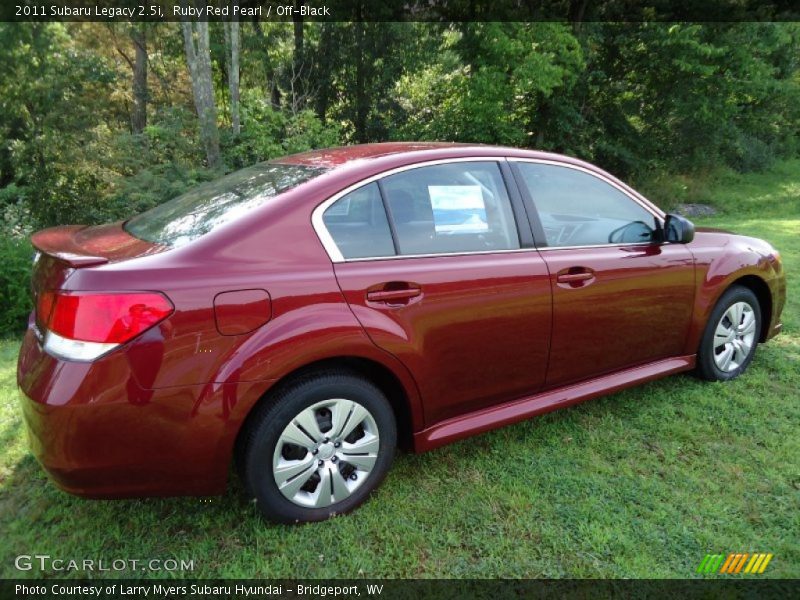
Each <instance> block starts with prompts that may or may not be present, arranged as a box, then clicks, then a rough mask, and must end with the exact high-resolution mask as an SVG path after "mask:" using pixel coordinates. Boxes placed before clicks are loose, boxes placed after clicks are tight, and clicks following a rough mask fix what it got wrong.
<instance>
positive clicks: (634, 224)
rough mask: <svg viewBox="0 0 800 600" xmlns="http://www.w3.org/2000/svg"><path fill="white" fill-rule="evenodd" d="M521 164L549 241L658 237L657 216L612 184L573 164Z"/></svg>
mask: <svg viewBox="0 0 800 600" xmlns="http://www.w3.org/2000/svg"><path fill="white" fill-rule="evenodd" d="M517 164H518V166H519V170H520V173H521V174H522V179H523V181H524V184H525V186H526V187H527V188H528V191H529V192H530V195H531V197H532V198H533V204H534V206H535V207H536V212H537V214H538V215H539V220H540V221H541V224H542V227H543V228H544V233H545V238H546V239H547V245H548V246H552V247H559V246H561V247H563V246H595V245H602V244H641V243H649V242H652V241H653V239H654V234H655V223H656V221H655V217H654V216H653V215H652V214H651V213H650V212H649V211H648V210H646V209H645V208H644V207H643V206H641V205H640V204H638V203H637V202H635V201H634V200H633V199H631V198H630V197H629V196H627V195H626V194H624V193H623V192H621V191H620V190H618V189H617V188H615V187H614V186H612V185H611V184H609V183H606V182H605V181H603V180H602V179H600V178H598V177H595V176H594V175H590V174H589V173H585V172H583V171H579V170H577V169H572V168H569V167H561V166H557V165H549V164H542V163H525V162H519V163H517Z"/></svg>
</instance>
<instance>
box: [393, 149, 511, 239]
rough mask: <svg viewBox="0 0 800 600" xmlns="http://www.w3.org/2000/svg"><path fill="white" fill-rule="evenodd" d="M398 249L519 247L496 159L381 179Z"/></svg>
mask: <svg viewBox="0 0 800 600" xmlns="http://www.w3.org/2000/svg"><path fill="white" fill-rule="evenodd" d="M381 183H382V189H383V192H384V194H385V196H386V200H387V203H388V206H389V211H390V213H391V218H392V221H393V224H394V229H395V232H396V235H397V245H398V249H399V252H400V254H411V255H413V254H450V253H459V252H490V251H494V250H512V249H517V248H519V247H520V245H519V237H518V235H517V227H516V223H515V221H514V215H513V212H512V210H511V203H510V201H509V198H508V194H507V193H506V188H505V183H504V182H503V178H502V176H501V174H500V168H499V167H498V165H497V163H495V162H457V163H451V164H444V165H435V166H429V167H420V168H418V169H411V170H409V171H404V172H402V173H398V174H396V175H390V176H388V177H385V178H384V179H383V180H382V182H381Z"/></svg>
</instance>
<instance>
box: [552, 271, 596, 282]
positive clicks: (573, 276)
mask: <svg viewBox="0 0 800 600" xmlns="http://www.w3.org/2000/svg"><path fill="white" fill-rule="evenodd" d="M593 277H594V275H593V274H592V273H562V274H561V275H559V276H558V279H557V281H558V283H575V282H578V281H588V280H589V279H592V278H593Z"/></svg>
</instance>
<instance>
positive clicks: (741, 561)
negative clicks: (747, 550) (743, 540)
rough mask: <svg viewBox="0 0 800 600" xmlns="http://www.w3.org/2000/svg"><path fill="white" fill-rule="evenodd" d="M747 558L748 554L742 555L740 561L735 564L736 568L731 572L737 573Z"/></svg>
mask: <svg viewBox="0 0 800 600" xmlns="http://www.w3.org/2000/svg"><path fill="white" fill-rule="evenodd" d="M748 556H750V555H749V554H742V559H741V560H740V561H739V562H738V563H736V568H735V569H734V570H733V572H734V573H738V572H739V571H741V570H742V567H743V566H744V561H746V560H747V557H748Z"/></svg>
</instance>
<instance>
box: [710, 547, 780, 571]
mask: <svg viewBox="0 0 800 600" xmlns="http://www.w3.org/2000/svg"><path fill="white" fill-rule="evenodd" d="M772 557H773V555H772V554H765V553H755V554H750V553H747V552H731V553H730V554H728V555H727V556H726V555H725V554H706V555H705V556H704V557H703V560H702V561H700V564H699V565H698V566H697V569H696V571H697V573H706V574H711V573H728V574H731V575H735V574H737V573H750V574H753V575H755V574H761V573H763V572H764V570H765V569H766V568H767V565H768V564H769V561H770V560H772ZM748 559H749V560H748ZM723 561H724V562H723ZM720 565H722V566H721V567H720ZM745 565H747V566H745ZM742 569H744V571H742Z"/></svg>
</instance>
